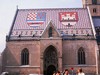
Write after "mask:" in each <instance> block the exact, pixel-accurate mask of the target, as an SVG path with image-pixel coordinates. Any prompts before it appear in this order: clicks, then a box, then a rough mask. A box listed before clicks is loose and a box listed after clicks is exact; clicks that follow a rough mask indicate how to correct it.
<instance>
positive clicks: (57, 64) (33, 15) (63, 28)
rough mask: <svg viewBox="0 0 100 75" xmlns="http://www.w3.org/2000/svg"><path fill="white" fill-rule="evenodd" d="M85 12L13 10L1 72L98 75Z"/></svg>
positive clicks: (88, 16) (90, 24)
mask: <svg viewBox="0 0 100 75" xmlns="http://www.w3.org/2000/svg"><path fill="white" fill-rule="evenodd" d="M95 35H96V32H95V28H94V25H93V22H92V17H91V14H90V11H89V9H87V8H53V9H17V10H16V14H15V18H14V20H13V23H12V27H11V29H10V33H9V35H8V36H7V38H6V48H5V50H4V52H3V53H2V61H3V69H2V70H3V71H7V72H9V73H11V74H17V75H18V74H20V75H23V74H24V75H28V74H44V75H52V73H53V72H54V71H56V70H59V71H63V70H64V69H66V68H67V69H69V71H70V73H71V70H72V68H73V71H74V73H75V72H76V71H77V69H79V68H82V69H83V70H84V72H85V73H90V74H98V72H99V70H98V50H99V49H98V44H97V41H96V36H95Z"/></svg>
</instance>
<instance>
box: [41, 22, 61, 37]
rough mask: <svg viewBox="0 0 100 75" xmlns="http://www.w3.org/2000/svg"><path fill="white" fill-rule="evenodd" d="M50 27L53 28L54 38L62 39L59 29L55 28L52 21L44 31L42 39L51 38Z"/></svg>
mask: <svg viewBox="0 0 100 75" xmlns="http://www.w3.org/2000/svg"><path fill="white" fill-rule="evenodd" d="M50 27H51V28H52V37H60V36H61V35H60V33H59V31H58V30H57V28H56V27H55V25H54V23H53V21H52V20H51V21H50V22H49V23H48V25H47V27H46V28H45V29H44V31H43V33H42V35H41V37H45V38H47V37H49V28H50Z"/></svg>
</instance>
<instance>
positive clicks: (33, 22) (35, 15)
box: [26, 12, 46, 27]
mask: <svg viewBox="0 0 100 75" xmlns="http://www.w3.org/2000/svg"><path fill="white" fill-rule="evenodd" d="M45 20H46V13H45V12H32V13H28V15H27V19H26V22H27V24H28V25H29V26H32V27H37V26H40V25H42V24H44V22H45Z"/></svg>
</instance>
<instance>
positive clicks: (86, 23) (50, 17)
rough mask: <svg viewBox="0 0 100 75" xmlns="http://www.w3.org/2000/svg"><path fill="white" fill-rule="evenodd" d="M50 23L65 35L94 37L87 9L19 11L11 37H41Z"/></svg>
mask: <svg viewBox="0 0 100 75" xmlns="http://www.w3.org/2000/svg"><path fill="white" fill-rule="evenodd" d="M50 21H52V22H53V24H54V25H55V27H56V28H57V30H58V31H59V33H60V34H63V35H73V34H75V35H87V34H89V35H93V31H92V25H91V21H90V16H89V13H88V10H87V9H85V8H53V9H52V8H51V9H17V12H16V15H15V18H14V21H13V24H12V27H11V30H10V34H9V35H10V37H16V36H19V35H21V36H27V37H29V36H33V34H35V36H41V35H42V34H43V31H44V30H45V29H46V27H47V26H48V24H49V22H50Z"/></svg>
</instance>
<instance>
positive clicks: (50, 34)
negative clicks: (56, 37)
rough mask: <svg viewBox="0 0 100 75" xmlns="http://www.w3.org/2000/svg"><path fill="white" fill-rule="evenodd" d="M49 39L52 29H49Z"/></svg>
mask: <svg viewBox="0 0 100 75" xmlns="http://www.w3.org/2000/svg"><path fill="white" fill-rule="evenodd" d="M48 34H49V37H52V27H50V28H49V33H48Z"/></svg>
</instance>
